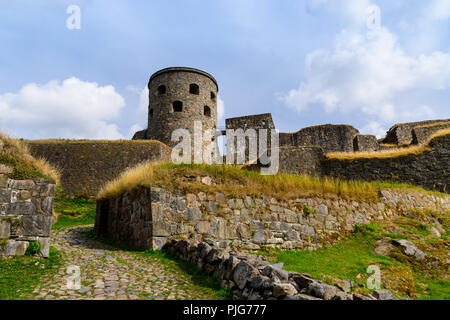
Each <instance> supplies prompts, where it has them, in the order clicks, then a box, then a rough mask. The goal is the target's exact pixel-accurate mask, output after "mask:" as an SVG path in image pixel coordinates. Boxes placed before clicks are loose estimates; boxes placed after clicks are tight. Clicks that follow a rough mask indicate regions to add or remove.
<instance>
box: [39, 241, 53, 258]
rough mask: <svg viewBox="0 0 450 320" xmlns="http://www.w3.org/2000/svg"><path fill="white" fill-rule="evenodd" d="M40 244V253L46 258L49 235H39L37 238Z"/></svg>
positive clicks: (48, 251)
mask: <svg viewBox="0 0 450 320" xmlns="http://www.w3.org/2000/svg"><path fill="white" fill-rule="evenodd" d="M37 241H38V242H39V244H40V245H41V250H40V255H42V257H44V258H48V256H49V253H50V238H49V237H39V239H38V240H37Z"/></svg>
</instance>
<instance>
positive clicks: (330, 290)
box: [307, 282, 337, 300]
mask: <svg viewBox="0 0 450 320" xmlns="http://www.w3.org/2000/svg"><path fill="white" fill-rule="evenodd" d="M307 293H308V294H310V295H312V296H314V297H317V298H320V299H323V300H331V299H333V298H334V297H335V296H336V293H337V289H336V287H335V286H330V285H328V284H324V283H319V282H313V283H311V284H310V285H309V287H308V290H307Z"/></svg>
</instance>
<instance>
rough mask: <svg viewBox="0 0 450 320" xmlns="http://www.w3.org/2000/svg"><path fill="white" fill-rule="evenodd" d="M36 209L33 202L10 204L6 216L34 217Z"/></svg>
mask: <svg viewBox="0 0 450 320" xmlns="http://www.w3.org/2000/svg"><path fill="white" fill-rule="evenodd" d="M35 211H36V208H35V206H34V204H33V203H32V202H15V203H10V204H9V205H8V207H7V208H6V214H10V215H19V214H20V215H32V214H34V213H35Z"/></svg>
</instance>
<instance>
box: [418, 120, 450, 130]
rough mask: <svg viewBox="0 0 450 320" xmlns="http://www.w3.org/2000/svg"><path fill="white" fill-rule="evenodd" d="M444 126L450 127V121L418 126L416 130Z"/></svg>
mask: <svg viewBox="0 0 450 320" xmlns="http://www.w3.org/2000/svg"><path fill="white" fill-rule="evenodd" d="M442 125H449V126H450V121H441V122H436V123H431V124H425V125H423V126H417V127H415V128H432V127H437V126H442Z"/></svg>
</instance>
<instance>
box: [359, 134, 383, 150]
mask: <svg viewBox="0 0 450 320" xmlns="http://www.w3.org/2000/svg"><path fill="white" fill-rule="evenodd" d="M353 150H354V151H355V152H358V151H367V152H370V151H378V150H380V146H379V145H378V140H377V137H375V136H373V135H364V134H358V135H357V136H356V137H355V138H354V139H353Z"/></svg>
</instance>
